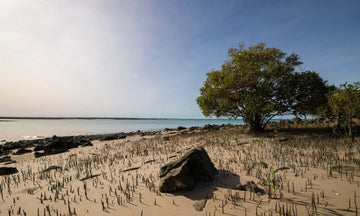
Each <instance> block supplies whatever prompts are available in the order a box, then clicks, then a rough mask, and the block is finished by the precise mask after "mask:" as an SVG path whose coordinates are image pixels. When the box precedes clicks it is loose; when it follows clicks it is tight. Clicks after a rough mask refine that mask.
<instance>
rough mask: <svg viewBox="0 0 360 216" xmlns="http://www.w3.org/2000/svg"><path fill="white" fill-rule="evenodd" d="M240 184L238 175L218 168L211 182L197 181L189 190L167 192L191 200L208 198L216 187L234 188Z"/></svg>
mask: <svg viewBox="0 0 360 216" xmlns="http://www.w3.org/2000/svg"><path fill="white" fill-rule="evenodd" d="M238 184H240V176H239V175H237V174H235V173H232V172H230V171H229V170H223V169H221V170H218V173H217V175H215V178H214V180H213V181H211V182H202V181H198V182H196V184H195V187H194V188H193V189H192V190H190V191H180V192H174V193H169V194H172V195H174V196H184V197H186V198H188V199H191V200H201V199H210V198H212V197H213V193H214V192H215V191H216V190H217V188H219V187H220V188H226V189H234V187H235V186H236V185H238Z"/></svg>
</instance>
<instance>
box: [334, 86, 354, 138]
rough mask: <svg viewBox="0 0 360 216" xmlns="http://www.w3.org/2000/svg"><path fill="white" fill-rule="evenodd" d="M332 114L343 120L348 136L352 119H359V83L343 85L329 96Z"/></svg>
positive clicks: (351, 133) (350, 131)
mask: <svg viewBox="0 0 360 216" xmlns="http://www.w3.org/2000/svg"><path fill="white" fill-rule="evenodd" d="M329 105H330V107H331V110H332V114H333V115H335V116H337V117H338V118H339V120H340V121H341V120H343V121H344V123H345V124H346V127H347V133H348V135H349V136H352V135H353V132H352V119H353V118H359V117H360V82H356V83H354V84H349V83H344V84H342V85H340V88H338V89H336V90H335V91H334V92H333V94H331V95H330V96H329Z"/></svg>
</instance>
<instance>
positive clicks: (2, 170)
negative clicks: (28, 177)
mask: <svg viewBox="0 0 360 216" xmlns="http://www.w3.org/2000/svg"><path fill="white" fill-rule="evenodd" d="M18 172H19V171H18V170H17V169H16V168H15V167H0V176H2V175H11V174H15V173H18Z"/></svg>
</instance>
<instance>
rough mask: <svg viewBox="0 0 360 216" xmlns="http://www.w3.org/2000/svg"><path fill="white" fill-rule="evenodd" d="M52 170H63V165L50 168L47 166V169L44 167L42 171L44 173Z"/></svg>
mask: <svg viewBox="0 0 360 216" xmlns="http://www.w3.org/2000/svg"><path fill="white" fill-rule="evenodd" d="M50 170H56V171H58V170H60V171H61V170H62V167H59V166H50V167H49V168H47V169H44V170H43V171H42V172H43V173H44V172H49V171H50Z"/></svg>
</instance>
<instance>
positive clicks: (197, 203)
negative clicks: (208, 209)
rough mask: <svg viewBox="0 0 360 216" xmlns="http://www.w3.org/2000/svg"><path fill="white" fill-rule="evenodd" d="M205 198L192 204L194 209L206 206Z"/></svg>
mask: <svg viewBox="0 0 360 216" xmlns="http://www.w3.org/2000/svg"><path fill="white" fill-rule="evenodd" d="M206 201H207V200H206V199H202V200H199V201H197V202H195V203H194V204H193V206H194V208H195V210H196V211H202V210H203V209H204V208H205V206H206Z"/></svg>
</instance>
